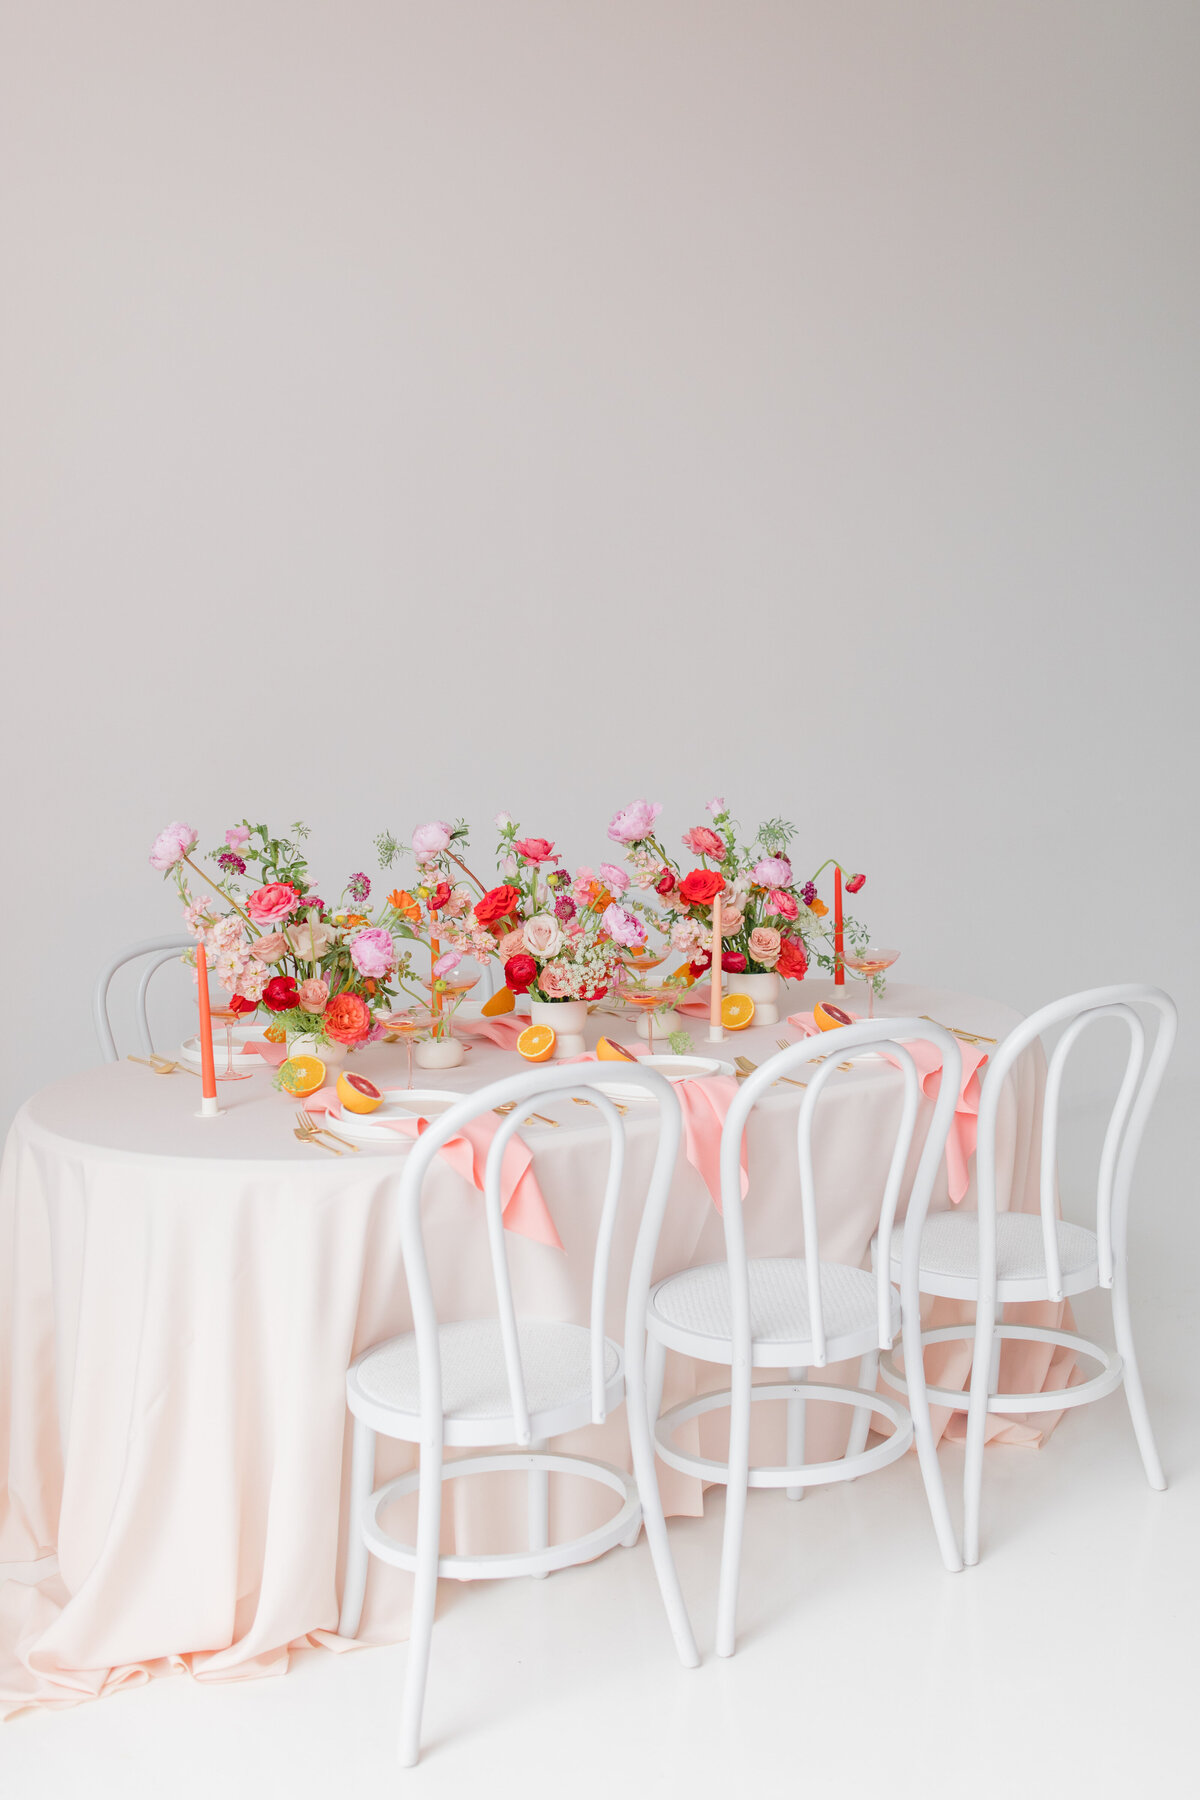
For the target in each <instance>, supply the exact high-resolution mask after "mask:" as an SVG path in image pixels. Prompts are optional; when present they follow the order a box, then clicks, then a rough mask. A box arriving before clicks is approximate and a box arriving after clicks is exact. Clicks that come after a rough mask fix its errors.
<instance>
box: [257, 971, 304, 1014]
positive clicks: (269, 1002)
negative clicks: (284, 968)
mask: <svg viewBox="0 0 1200 1800" xmlns="http://www.w3.org/2000/svg"><path fill="white" fill-rule="evenodd" d="M262 1003H263V1005H264V1006H266V1007H269V1008H270V1010H271V1011H272V1012H287V1011H288V1010H289V1009H290V1008H291V1007H293V1006H299V1004H300V995H299V994H298V993H297V991H296V977H295V976H294V975H273V976H272V977H271V979H270V981H268V983H267V985H266V987H265V988H264V989H263V997H262Z"/></svg>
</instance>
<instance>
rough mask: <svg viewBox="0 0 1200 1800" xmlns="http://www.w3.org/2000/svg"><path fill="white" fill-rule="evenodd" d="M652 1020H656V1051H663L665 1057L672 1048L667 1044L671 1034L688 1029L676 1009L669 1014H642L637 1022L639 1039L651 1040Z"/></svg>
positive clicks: (672, 1008) (672, 1009)
mask: <svg viewBox="0 0 1200 1800" xmlns="http://www.w3.org/2000/svg"><path fill="white" fill-rule="evenodd" d="M651 1018H653V1020H654V1048H655V1050H656V1051H658V1050H661V1051H662V1053H663V1055H664V1056H665V1055H666V1054H667V1052H668V1051H669V1050H670V1048H671V1046H670V1044H668V1042H667V1039H668V1038H669V1037H670V1035H671V1033H672V1032H673V1031H684V1030H686V1029H687V1027H686V1026H685V1025H684V1022H683V1020H682V1019H681V1018H680V1016H679V1014H678V1013H677V1012H676V1011H675V1008H674V1007H671V1009H670V1011H669V1012H656V1013H652V1014H648V1013H640V1014H639V1015H638V1022H637V1035H638V1036H639V1037H641V1038H649V1036H650V1020H651Z"/></svg>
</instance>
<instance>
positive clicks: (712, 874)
mask: <svg viewBox="0 0 1200 1800" xmlns="http://www.w3.org/2000/svg"><path fill="white" fill-rule="evenodd" d="M724 891H725V877H724V876H723V875H718V874H717V872H716V870H715V869H693V870H692V872H691V874H690V875H685V876H684V878H683V880H682V881H681V882H680V884H679V898H680V899H681V900H682V901H683V903H684V905H685V906H711V905H712V902H713V901H714V900H715V899H716V897H717V895H718V894H720V893H723V892H724Z"/></svg>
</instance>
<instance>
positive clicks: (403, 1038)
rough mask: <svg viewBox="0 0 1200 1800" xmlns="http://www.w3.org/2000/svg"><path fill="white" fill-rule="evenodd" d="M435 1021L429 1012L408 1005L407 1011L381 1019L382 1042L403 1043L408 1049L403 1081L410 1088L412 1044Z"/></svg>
mask: <svg viewBox="0 0 1200 1800" xmlns="http://www.w3.org/2000/svg"><path fill="white" fill-rule="evenodd" d="M436 1023H437V1021H436V1020H435V1018H434V1016H433V1014H432V1013H431V1012H421V1011H420V1010H418V1008H417V1007H415V1006H410V1007H409V1009H408V1011H407V1012H402V1013H393V1014H392V1015H391V1017H390V1018H388V1019H385V1020H384V1021H383V1024H384V1034H383V1041H384V1043H385V1044H399V1043H403V1045H404V1048H405V1049H406V1050H407V1051H408V1081H407V1082H406V1083H405V1085H406V1086H407V1087H410V1088H411V1086H412V1084H413V1045H414V1044H415V1043H416V1041H417V1039H418V1038H423V1037H425V1036H426V1035H427V1034H428V1032H429V1031H430V1030H431V1029H432V1027H433V1026H434V1025H435V1024H436Z"/></svg>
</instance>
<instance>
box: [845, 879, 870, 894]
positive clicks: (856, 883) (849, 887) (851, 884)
mask: <svg viewBox="0 0 1200 1800" xmlns="http://www.w3.org/2000/svg"><path fill="white" fill-rule="evenodd" d="M866 879H867V878H866V876H865V875H852V876H851V877H850V879H849V881H848V882H847V883H846V892H847V893H848V894H857V892H858V890H859V888H860V887H861V886H862V885H863V883H864V881H865V880H866Z"/></svg>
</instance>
